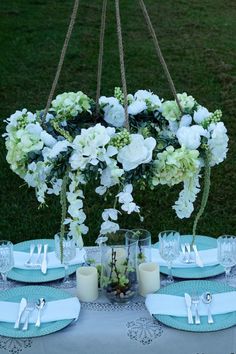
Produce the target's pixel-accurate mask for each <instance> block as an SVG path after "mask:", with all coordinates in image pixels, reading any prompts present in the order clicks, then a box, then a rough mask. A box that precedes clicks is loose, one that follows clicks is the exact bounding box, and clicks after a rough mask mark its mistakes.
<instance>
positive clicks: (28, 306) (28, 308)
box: [14, 297, 46, 331]
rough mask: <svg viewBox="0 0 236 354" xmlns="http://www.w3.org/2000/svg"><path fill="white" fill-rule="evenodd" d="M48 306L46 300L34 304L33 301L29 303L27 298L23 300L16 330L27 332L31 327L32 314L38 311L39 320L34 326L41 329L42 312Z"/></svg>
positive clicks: (39, 300)
mask: <svg viewBox="0 0 236 354" xmlns="http://www.w3.org/2000/svg"><path fill="white" fill-rule="evenodd" d="M45 305H46V300H45V299H44V298H40V299H38V301H37V302H32V301H27V300H26V298H24V297H23V298H22V299H21V302H20V305H19V310H18V314H17V318H16V321H15V325H14V328H15V329H20V327H21V330H22V331H27V330H28V327H29V318H30V315H31V313H32V312H33V311H34V310H35V309H36V310H37V311H38V315H37V320H36V322H35V324H34V326H35V327H40V326H41V312H42V310H43V308H44V306H45ZM23 315H24V322H23V326H21V320H22V319H23Z"/></svg>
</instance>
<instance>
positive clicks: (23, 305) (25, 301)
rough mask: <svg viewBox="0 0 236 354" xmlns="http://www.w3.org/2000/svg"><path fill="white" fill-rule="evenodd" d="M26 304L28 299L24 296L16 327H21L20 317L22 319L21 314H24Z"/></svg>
mask: <svg viewBox="0 0 236 354" xmlns="http://www.w3.org/2000/svg"><path fill="white" fill-rule="evenodd" d="M26 306H27V300H26V299H25V298H24V297H22V299H21V302H20V306H19V310H18V315H17V319H16V322H15V325H14V328H19V327H20V319H21V316H22V314H23V312H24V311H25V308H26Z"/></svg>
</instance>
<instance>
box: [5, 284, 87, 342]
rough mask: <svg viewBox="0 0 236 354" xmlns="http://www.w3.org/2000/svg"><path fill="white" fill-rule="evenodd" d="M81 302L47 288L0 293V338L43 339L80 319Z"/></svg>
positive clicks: (65, 293) (29, 287)
mask: <svg viewBox="0 0 236 354" xmlns="http://www.w3.org/2000/svg"><path fill="white" fill-rule="evenodd" d="M79 313H80V302H79V300H78V298H77V297H74V296H71V295H70V294H69V293H67V292H65V291H63V290H61V289H56V288H53V287H47V286H36V285H35V286H24V287H15V288H11V289H9V290H5V291H4V292H1V293H0V335H2V336H8V337H14V338H31V337H39V336H44V335H47V334H50V333H53V332H56V331H59V330H61V329H62V328H64V327H66V326H68V325H69V324H70V323H71V322H73V321H75V320H77V319H78V317H79Z"/></svg>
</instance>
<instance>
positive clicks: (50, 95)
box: [42, 0, 79, 122]
mask: <svg viewBox="0 0 236 354" xmlns="http://www.w3.org/2000/svg"><path fill="white" fill-rule="evenodd" d="M78 7H79V0H75V2H74V7H73V11H72V15H71V19H70V24H69V27H68V30H67V34H66V37H65V41H64V44H63V47H62V51H61V56H60V60H59V63H58V66H57V71H56V75H55V78H54V81H53V83H52V87H51V91H50V93H49V96H48V101H47V105H46V108H45V111H44V115H43V118H42V121H43V122H45V119H46V116H47V113H48V110H49V107H50V105H51V103H52V99H53V96H54V92H55V89H56V86H57V83H58V79H59V76H60V73H61V69H62V65H63V62H64V59H65V54H66V50H67V47H68V43H69V41H70V37H71V34H72V31H73V27H74V24H75V19H76V16H77V12H78Z"/></svg>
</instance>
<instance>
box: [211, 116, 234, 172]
mask: <svg viewBox="0 0 236 354" xmlns="http://www.w3.org/2000/svg"><path fill="white" fill-rule="evenodd" d="M208 130H209V132H210V139H209V140H208V145H209V148H210V152H211V161H210V165H211V166H214V165H217V164H219V163H221V162H222V161H224V159H225V158H226V154H227V151H228V141H229V138H228V136H227V129H226V128H225V126H224V123H223V122H219V123H211V124H210V126H209V128H208Z"/></svg>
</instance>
